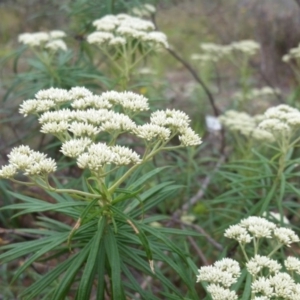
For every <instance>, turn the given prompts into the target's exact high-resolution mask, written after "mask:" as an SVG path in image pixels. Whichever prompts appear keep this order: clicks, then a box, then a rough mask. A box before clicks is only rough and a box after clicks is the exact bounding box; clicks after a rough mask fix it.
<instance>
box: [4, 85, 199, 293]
mask: <svg viewBox="0 0 300 300" xmlns="http://www.w3.org/2000/svg"><path fill="white" fill-rule="evenodd" d="M66 105H68V106H69V107H70V108H66ZM148 109H149V105H148V100H147V98H145V97H144V96H141V95H138V94H135V93H133V92H116V91H108V92H104V93H102V94H101V95H100V96H98V95H95V94H93V93H92V92H91V91H89V90H88V89H86V88H84V87H74V88H72V89H71V90H69V91H68V90H64V89H58V88H50V89H47V90H41V91H39V92H38V93H37V94H36V95H35V99H30V100H26V101H24V102H23V104H22V105H21V108H20V112H21V113H22V114H24V115H25V116H27V115H29V114H33V115H36V116H37V117H38V118H39V122H40V124H41V132H43V133H45V134H52V135H54V136H56V137H57V138H58V139H59V140H60V142H61V143H62V145H61V148H60V151H61V152H62V154H63V155H64V156H66V157H70V158H74V159H76V163H77V166H78V167H79V168H81V169H84V170H86V172H84V173H83V174H82V181H83V189H82V190H80V189H74V188H63V187H62V185H61V184H60V183H59V179H58V178H55V177H54V176H53V175H52V173H53V172H55V171H56V170H57V169H62V168H63V167H64V164H62V165H60V164H58V162H56V161H55V160H54V159H52V158H49V157H47V155H46V154H44V153H41V152H38V151H34V150H32V149H30V148H29V147H28V146H24V145H22V146H18V147H15V148H13V150H12V151H11V153H10V154H9V155H8V157H9V160H8V161H9V164H8V165H6V166H2V168H1V170H0V177H2V178H7V179H10V180H12V181H14V182H17V183H20V184H24V185H26V186H33V185H34V186H38V187H40V188H41V189H42V190H44V191H48V192H49V193H50V195H52V197H54V199H56V201H57V203H56V204H53V205H50V204H47V203H44V202H43V201H41V200H38V199H35V198H30V197H23V196H21V195H19V196H17V197H18V198H19V199H21V200H23V201H24V202H25V204H16V205H11V206H9V207H6V208H5V209H21V210H22V211H21V214H23V213H26V212H27V211H28V210H30V211H31V212H33V211H44V210H56V211H59V212H61V213H63V214H64V215H68V216H71V217H72V219H74V220H77V221H76V223H75V225H74V227H73V228H70V227H69V226H66V225H65V224H64V223H59V222H57V226H58V227H57V228H58V229H56V230H55V229H53V228H51V226H50V227H49V225H50V224H51V221H50V223H48V224H47V222H46V223H45V224H44V225H43V227H44V229H40V230H37V231H36V232H35V233H36V234H38V235H40V236H43V238H41V239H40V240H37V241H33V242H23V243H21V244H20V243H17V244H12V245H8V246H4V247H3V248H2V249H4V250H5V249H7V250H8V251H7V252H5V253H4V254H2V255H0V259H1V260H2V261H3V262H7V261H10V260H13V259H15V258H16V257H20V256H22V255H24V254H26V253H27V254H29V253H31V252H36V253H35V254H33V255H32V257H31V258H30V259H28V260H27V261H26V262H25V263H24V264H23V265H22V267H21V268H20V269H19V270H18V272H17V274H16V277H17V276H19V275H20V274H21V273H22V272H23V271H24V270H25V269H26V268H27V267H28V266H29V265H30V264H31V263H33V262H34V261H36V260H37V259H38V258H41V257H42V256H43V255H44V254H45V253H51V252H53V253H55V252H56V251H59V249H62V253H64V254H68V252H69V249H76V250H75V254H74V255H69V258H68V259H67V260H66V261H65V262H64V263H63V264H62V265H58V266H57V267H56V268H54V269H53V270H51V271H50V272H49V273H48V274H45V276H44V277H42V278H41V279H40V280H38V281H37V282H36V283H34V284H33V285H32V286H31V287H30V288H29V289H27V290H26V291H25V292H24V293H23V295H24V296H25V297H26V298H25V299H32V298H33V297H36V296H37V295H39V293H40V291H41V290H42V289H43V288H44V287H45V283H46V282H47V286H49V285H50V286H51V284H53V280H55V279H56V278H57V276H61V275H62V273H64V272H65V275H64V278H65V280H66V281H64V280H62V284H61V285H59V286H58V287H56V286H55V285H54V284H53V290H52V291H55V292H54V296H53V297H54V298H53V299H62V297H64V295H67V294H68V293H69V291H70V288H71V287H72V285H73V287H74V284H75V282H76V281H77V280H79V281H80V284H79V286H78V290H77V293H76V294H77V296H78V298H79V299H88V298H89V295H90V293H91V291H92V289H93V284H91V283H92V282H93V281H94V280H96V281H97V285H99V286H101V287H102V288H101V289H98V291H97V295H98V299H103V295H104V291H105V293H107V294H108V295H110V297H111V299H125V296H124V295H127V294H130V290H132V289H133V290H137V289H136V284H137V283H136V282H135V281H136V279H134V278H132V275H129V274H130V273H129V269H128V267H129V266H131V267H134V266H135V268H137V270H141V271H142V273H146V274H151V276H154V277H156V276H158V277H157V278H160V280H162V281H165V280H166V278H165V279H164V275H163V274H161V272H160V271H159V272H158V274H157V275H155V274H154V262H153V258H152V257H153V255H154V256H156V257H157V259H158V258H159V257H160V258H159V259H162V260H163V261H164V260H165V259H167V257H165V258H163V256H162V255H163V251H164V250H165V248H164V246H163V247H162V248H161V249H160V246H159V245H156V246H155V245H154V244H152V243H153V242H154V240H153V237H154V236H156V237H157V238H158V239H159V240H166V239H165V237H164V236H163V235H161V234H160V233H159V230H160V229H159V228H158V229H157V230H155V228H152V227H151V225H149V223H148V222H150V221H148V222H147V221H146V222H144V221H140V219H139V218H140V216H141V215H143V214H144V213H145V212H146V211H147V209H149V208H151V207H152V206H153V205H154V204H155V203H156V201H157V200H155V198H154V197H153V194H155V193H157V192H159V191H161V193H162V194H164V193H165V192H164V191H163V189H164V188H167V186H168V185H169V184H168V183H166V184H162V185H159V186H158V189H157V187H155V188H154V189H153V190H151V189H150V190H149V191H148V196H146V194H143V193H142V187H141V185H142V184H144V182H145V181H147V180H148V179H149V178H150V177H151V176H153V174H155V173H157V172H159V169H157V170H154V171H152V172H149V173H147V174H145V175H144V176H142V177H141V178H139V179H137V177H136V176H137V175H136V174H137V173H135V174H134V171H137V170H138V169H140V170H141V167H142V166H143V165H144V164H146V163H147V162H148V161H150V160H152V158H153V157H154V156H155V155H157V153H159V152H160V151H170V150H173V149H176V148H181V147H188V146H196V145H199V144H200V143H201V139H200V137H199V136H198V135H197V134H196V133H195V132H194V131H193V130H192V129H191V128H190V124H189V123H190V119H189V117H188V116H187V115H186V114H185V113H184V112H181V111H178V110H171V109H167V110H165V111H162V110H160V111H154V112H152V113H151V114H150V122H148V123H145V124H141V125H139V124H136V123H135V122H134V119H133V118H134V117H136V116H137V115H138V114H139V113H140V112H143V111H147V110H148ZM129 135H131V136H132V139H135V140H138V139H140V140H142V141H143V143H144V152H143V153H141V149H140V150H139V152H140V153H138V152H136V151H135V150H134V149H132V148H130V147H128V146H125V145H122V144H121V137H122V136H126V137H127V139H129ZM175 136H178V139H179V144H178V145H168V144H169V142H170V140H171V139H173V138H174V137H175ZM126 167H127V168H126ZM21 175H25V176H26V177H22V176H21ZM130 177H132V179H131V180H130ZM22 178H23V180H21V179H22ZM53 182H55V183H56V186H53ZM124 184H125V186H124ZM168 188H169V189H170V190H172V188H171V187H170V186H169V187H168ZM168 188H167V189H168ZM58 194H64V195H69V196H67V197H65V198H62V197H59V196H58ZM149 197H150V198H149ZM76 199H77V200H76ZM137 199H138V200H137ZM158 199H159V201H161V200H162V199H163V198H160V197H158ZM139 203H144V205H146V206H147V208H143V207H141V209H137V206H138V204H139ZM151 203H152V204H151ZM25 208H26V209H25ZM126 228H127V229H126ZM128 228H130V229H131V230H133V232H134V233H135V234H136V235H137V236H138V239H136V237H135V236H134V235H132V233H130V231H131V230H130V231H128ZM124 229H125V231H124ZM44 230H45V231H46V232H47V230H48V233H46V234H45V233H44ZM122 232H123V233H122ZM154 232H157V234H158V235H157V234H156V233H155V234H153V233H154ZM147 233H148V234H149V233H150V234H151V235H152V237H148V236H147ZM54 240H55V243H53V241H54ZM167 244H169V246H168V247H171V248H169V251H173V250H175V249H176V246H175V245H173V244H172V243H171V242H167ZM23 245H24V247H23ZM25 245H27V246H26V247H25ZM30 245H31V246H30ZM133 245H135V246H133ZM139 245H143V247H144V249H145V252H143V251H142V252H140V251H139V250H138V246H139ZM174 247H175V248H174ZM126 249H127V250H126ZM155 249H156V250H155ZM172 249H173V250H172ZM60 251H61V250H60ZM136 251H137V252H136ZM176 251H177V250H176ZM132 252H136V253H135V255H137V258H138V261H135V260H132ZM105 253H106V254H105ZM138 253H139V254H138ZM145 257H147V260H148V262H149V270H147V268H146V267H145V264H144V259H145ZM181 257H182V258H183V259H184V256H183V255H181ZM103 259H105V260H107V261H106V263H105V264H103V265H102V263H101V261H102V260H103ZM75 260H76V264H75V266H74V265H73V263H72V262H74V261H75ZM184 260H185V259H184ZM97 261H98V263H97V264H98V267H99V268H100V269H97V268H98V267H97V268H95V263H96V262H97ZM136 264H137V265H136ZM82 269H83V270H84V271H83V276H82V278H81V279H80V277H79V275H80V273H81V270H82ZM121 270H122V271H121ZM122 272H124V274H126V276H127V277H128V276H129V279H130V282H131V284H132V285H131V284H129V286H130V288H129V289H127V288H125V286H123V283H122V280H121V274H122ZM54 273H55V274H56V275H57V276H55V278H54V277H52V276H53V275H52V274H54ZM71 274H73V275H71ZM76 274H77V275H76ZM105 274H107V275H108V276H109V277H110V278H111V284H110V285H109V286H108V285H106V283H105V277H104V275H105ZM68 276H72V278H70V279H68V280H67V277H68ZM185 276H186V275H185ZM50 278H52V279H50ZM134 282H135V283H134ZM127 285H128V283H127ZM188 285H190V288H189V290H190V293H191V295H195V291H194V288H193V286H192V285H191V284H190V283H188ZM110 286H111V289H110ZM138 290H139V293H140V294H141V295H144V296H145V297H149V293H148V292H147V291H141V290H140V289H138ZM171 290H172V292H175V293H179V292H178V291H176V288H175V287H173V286H172V285H171ZM150 294H151V293H150Z"/></svg>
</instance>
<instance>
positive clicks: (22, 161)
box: [0, 145, 56, 178]
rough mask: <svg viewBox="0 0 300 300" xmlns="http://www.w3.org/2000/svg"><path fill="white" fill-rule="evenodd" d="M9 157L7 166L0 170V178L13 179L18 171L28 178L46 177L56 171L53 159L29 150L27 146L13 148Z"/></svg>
mask: <svg viewBox="0 0 300 300" xmlns="http://www.w3.org/2000/svg"><path fill="white" fill-rule="evenodd" d="M8 157H9V160H8V162H9V164H8V165H6V166H2V168H1V169H0V178H1V177H2V178H13V177H14V176H15V175H17V174H18V172H19V171H21V172H23V174H25V175H28V176H40V175H47V174H49V173H52V172H54V171H55V170H56V163H55V161H54V160H53V159H51V158H47V156H46V154H44V153H41V152H38V151H34V150H31V149H30V148H29V147H28V146H23V145H22V146H19V147H16V148H13V149H12V151H11V152H10V154H9V155H8Z"/></svg>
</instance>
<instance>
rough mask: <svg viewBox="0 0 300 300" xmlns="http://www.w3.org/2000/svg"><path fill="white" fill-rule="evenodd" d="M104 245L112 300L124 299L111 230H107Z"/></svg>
mask: <svg viewBox="0 0 300 300" xmlns="http://www.w3.org/2000/svg"><path fill="white" fill-rule="evenodd" d="M104 245H105V252H106V255H107V258H108V262H109V265H110V278H111V285H112V299H120V300H122V299H125V297H124V292H123V285H122V280H121V266H120V254H119V250H118V245H117V241H116V238H115V235H114V232H113V230H112V229H111V228H108V230H107V234H106V235H105V242H104Z"/></svg>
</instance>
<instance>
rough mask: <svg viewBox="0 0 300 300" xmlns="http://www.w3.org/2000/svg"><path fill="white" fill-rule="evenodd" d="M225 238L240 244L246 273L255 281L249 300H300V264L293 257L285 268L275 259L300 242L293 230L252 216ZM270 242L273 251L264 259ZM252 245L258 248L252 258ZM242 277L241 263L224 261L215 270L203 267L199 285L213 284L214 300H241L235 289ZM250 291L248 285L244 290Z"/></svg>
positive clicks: (211, 289)
mask: <svg viewBox="0 0 300 300" xmlns="http://www.w3.org/2000/svg"><path fill="white" fill-rule="evenodd" d="M224 236H225V237H227V238H230V239H234V240H236V241H237V242H238V243H239V246H240V248H241V250H242V253H243V256H244V258H245V261H246V263H245V269H246V272H247V273H249V274H250V276H251V279H252V280H251V283H249V284H250V285H251V287H250V290H251V291H250V293H249V295H247V299H257V300H258V299H288V300H290V299H295V300H296V299H300V284H299V283H297V282H296V280H295V276H294V275H295V274H300V260H299V259H298V258H296V257H292V256H289V257H288V258H286V259H285V260H284V267H283V265H282V264H281V263H280V262H278V261H277V260H274V259H272V258H271V257H272V256H273V255H274V254H275V253H276V252H277V251H278V250H279V249H280V248H282V247H283V246H287V247H290V245H291V244H292V243H298V242H299V241H300V239H299V237H298V235H297V234H296V233H295V232H294V231H293V230H291V229H289V228H285V227H277V226H276V224H274V223H272V222H270V221H268V220H267V219H265V218H261V217H255V216H251V217H248V218H247V219H243V220H242V221H241V222H240V223H239V224H236V225H232V226H230V227H229V228H228V229H227V230H226V231H225V234H224ZM267 241H270V244H271V245H272V248H273V249H272V250H271V252H270V253H269V254H267V255H260V254H259V251H260V250H261V247H262V243H266V242H267ZM250 243H252V245H253V248H254V253H253V256H252V257H249V256H248V254H247V252H246V245H249V244H250ZM264 249H266V246H265V245H264ZM283 268H284V269H285V270H282V269H283ZM241 273H242V272H241V269H240V264H239V263H238V262H237V261H235V260H233V259H231V258H223V259H222V260H220V261H217V262H215V263H214V265H213V266H204V267H201V268H200V269H199V275H198V276H197V282H199V281H204V282H207V283H209V285H208V286H207V292H208V293H209V294H210V295H211V297H212V299H213V300H237V299H238V294H239V291H238V290H234V288H233V285H234V284H235V283H236V282H237V281H238V280H239V278H240V275H241ZM247 288H248V286H247V283H245V287H244V289H247ZM243 295H244V293H243ZM248 297H249V298H248ZM243 299H244V298H243ZM245 299H246V298H245Z"/></svg>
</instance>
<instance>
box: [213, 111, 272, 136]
mask: <svg viewBox="0 0 300 300" xmlns="http://www.w3.org/2000/svg"><path fill="white" fill-rule="evenodd" d="M264 118H265V117H264V115H255V116H250V115H249V114H248V113H245V112H239V111H236V110H228V111H226V112H225V113H224V114H223V115H222V116H220V117H219V120H220V122H221V124H222V125H223V126H225V127H226V128H227V129H228V130H230V131H231V132H233V133H239V134H241V135H242V136H244V137H246V138H253V139H255V140H259V141H265V142H274V140H275V139H274V136H273V135H272V133H270V132H269V131H267V130H264V129H262V128H258V124H260V122H261V121H262V120H263V119H264Z"/></svg>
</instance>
